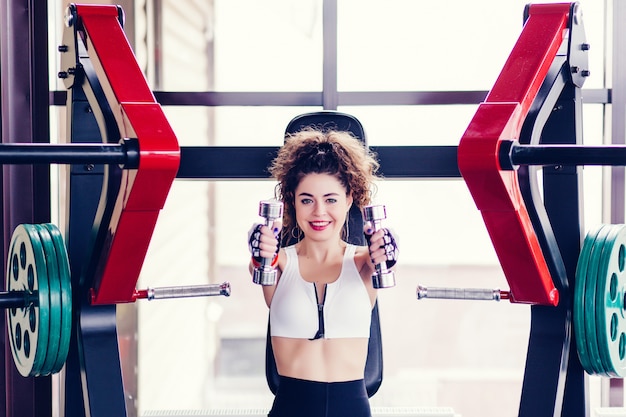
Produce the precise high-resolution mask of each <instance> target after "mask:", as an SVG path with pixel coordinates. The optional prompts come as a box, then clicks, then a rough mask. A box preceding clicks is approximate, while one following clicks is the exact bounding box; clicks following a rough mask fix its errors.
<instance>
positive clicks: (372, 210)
mask: <svg viewBox="0 0 626 417" xmlns="http://www.w3.org/2000/svg"><path fill="white" fill-rule="evenodd" d="M386 218H387V211H386V209H385V206H383V205H372V206H365V207H363V220H365V221H366V222H371V223H372V230H373V232H374V233H376V232H377V231H378V230H380V229H381V228H382V226H381V220H384V219H386ZM374 267H375V268H376V272H374V275H372V285H373V286H374V288H390V287H394V286H395V285H396V276H395V274H394V273H393V271H390V270H388V269H387V263H386V262H381V263H378V264H376V265H374Z"/></svg>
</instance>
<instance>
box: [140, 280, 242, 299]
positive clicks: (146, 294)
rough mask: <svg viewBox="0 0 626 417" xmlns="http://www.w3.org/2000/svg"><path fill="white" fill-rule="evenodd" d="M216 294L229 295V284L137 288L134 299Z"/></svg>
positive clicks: (209, 295)
mask: <svg viewBox="0 0 626 417" xmlns="http://www.w3.org/2000/svg"><path fill="white" fill-rule="evenodd" d="M216 295H223V296H226V297H228V296H230V284H229V283H228V282H224V283H222V284H207V285H187V286H180V287H159V288H148V289H145V290H139V291H137V292H136V293H135V297H134V298H135V299H139V298H146V299H148V300H160V299H164V298H185V297H213V296H216Z"/></svg>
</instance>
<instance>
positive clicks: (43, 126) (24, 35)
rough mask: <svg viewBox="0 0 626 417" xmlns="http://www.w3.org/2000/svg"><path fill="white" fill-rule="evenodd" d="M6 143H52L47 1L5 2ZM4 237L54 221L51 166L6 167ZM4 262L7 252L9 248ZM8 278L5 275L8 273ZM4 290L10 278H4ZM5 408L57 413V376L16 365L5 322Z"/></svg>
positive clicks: (0, 34) (0, 37) (23, 415)
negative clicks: (28, 373)
mask: <svg viewBox="0 0 626 417" xmlns="http://www.w3.org/2000/svg"><path fill="white" fill-rule="evenodd" d="M0 19H1V21H0V42H1V44H0V52H1V54H0V67H1V68H2V73H1V74H0V75H1V85H0V91H1V92H2V99H1V102H0V103H1V109H0V110H1V112H0V113H1V114H2V142H3V143H16V142H25V143H29V142H31V143H32V142H37V141H42V142H47V141H49V139H48V138H49V136H50V128H49V116H48V91H49V83H48V12H47V2H46V1H43V0H8V1H3V2H2V3H1V6H0ZM2 179H3V184H2V212H3V216H2V217H3V223H2V235H3V242H4V244H3V246H4V248H6V247H7V246H8V243H9V241H10V238H11V234H12V232H13V230H14V228H15V227H16V226H17V225H18V224H20V223H44V222H49V221H50V176H49V170H48V167H46V166H38V167H35V166H5V167H3V175H2ZM3 260H4V262H3V265H6V253H5V251H3ZM2 277H3V278H2V281H4V274H2ZM2 287H3V288H4V282H2ZM1 322H2V324H1V325H0V330H1V331H2V335H3V336H2V340H3V348H4V349H3V361H1V362H2V368H3V371H4V372H3V387H4V390H2V394H1V395H0V403H2V410H4V411H5V413H4V415H6V416H7V417H18V416H19V417H29V416H36V417H48V416H50V415H51V414H52V411H51V408H52V394H51V379H50V378H49V377H39V378H23V377H22V376H21V375H20V374H19V373H18V371H17V369H16V368H15V366H14V365H13V359H12V355H11V350H10V348H9V347H8V344H7V339H6V338H7V336H6V334H7V332H6V328H5V323H4V320H1Z"/></svg>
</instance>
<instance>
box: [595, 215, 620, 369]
mask: <svg viewBox="0 0 626 417" xmlns="http://www.w3.org/2000/svg"><path fill="white" fill-rule="evenodd" d="M606 228H607V229H608V233H607V236H606V239H605V240H604V244H603V245H602V248H601V250H600V251H598V252H597V253H598V256H597V258H596V259H595V260H596V261H597V265H598V269H597V270H596V271H595V273H596V291H595V299H594V302H593V308H594V317H595V327H596V333H595V334H594V335H588V336H589V337H592V336H593V337H595V340H596V343H597V346H598V354H599V358H600V362H601V363H602V370H603V371H604V372H602V375H604V376H608V377H615V376H617V375H616V374H615V371H614V369H613V368H614V367H613V365H612V360H611V357H610V353H609V350H610V345H609V343H608V341H607V333H606V331H607V328H606V320H605V318H606V314H607V308H608V306H607V304H606V296H607V290H608V285H610V284H609V283H610V281H611V279H610V272H608V271H609V270H610V266H609V262H610V256H611V253H612V252H613V250H614V246H615V239H616V238H617V237H618V234H619V232H620V229H621V227H620V226H619V225H607V226H606ZM607 274H608V276H607Z"/></svg>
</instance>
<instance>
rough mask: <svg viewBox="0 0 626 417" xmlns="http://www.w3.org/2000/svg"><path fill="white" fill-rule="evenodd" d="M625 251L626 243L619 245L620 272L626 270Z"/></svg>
mask: <svg viewBox="0 0 626 417" xmlns="http://www.w3.org/2000/svg"><path fill="white" fill-rule="evenodd" d="M624 252H626V248H624V245H619V257H618V263H619V272H624V257H625V253H624Z"/></svg>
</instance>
